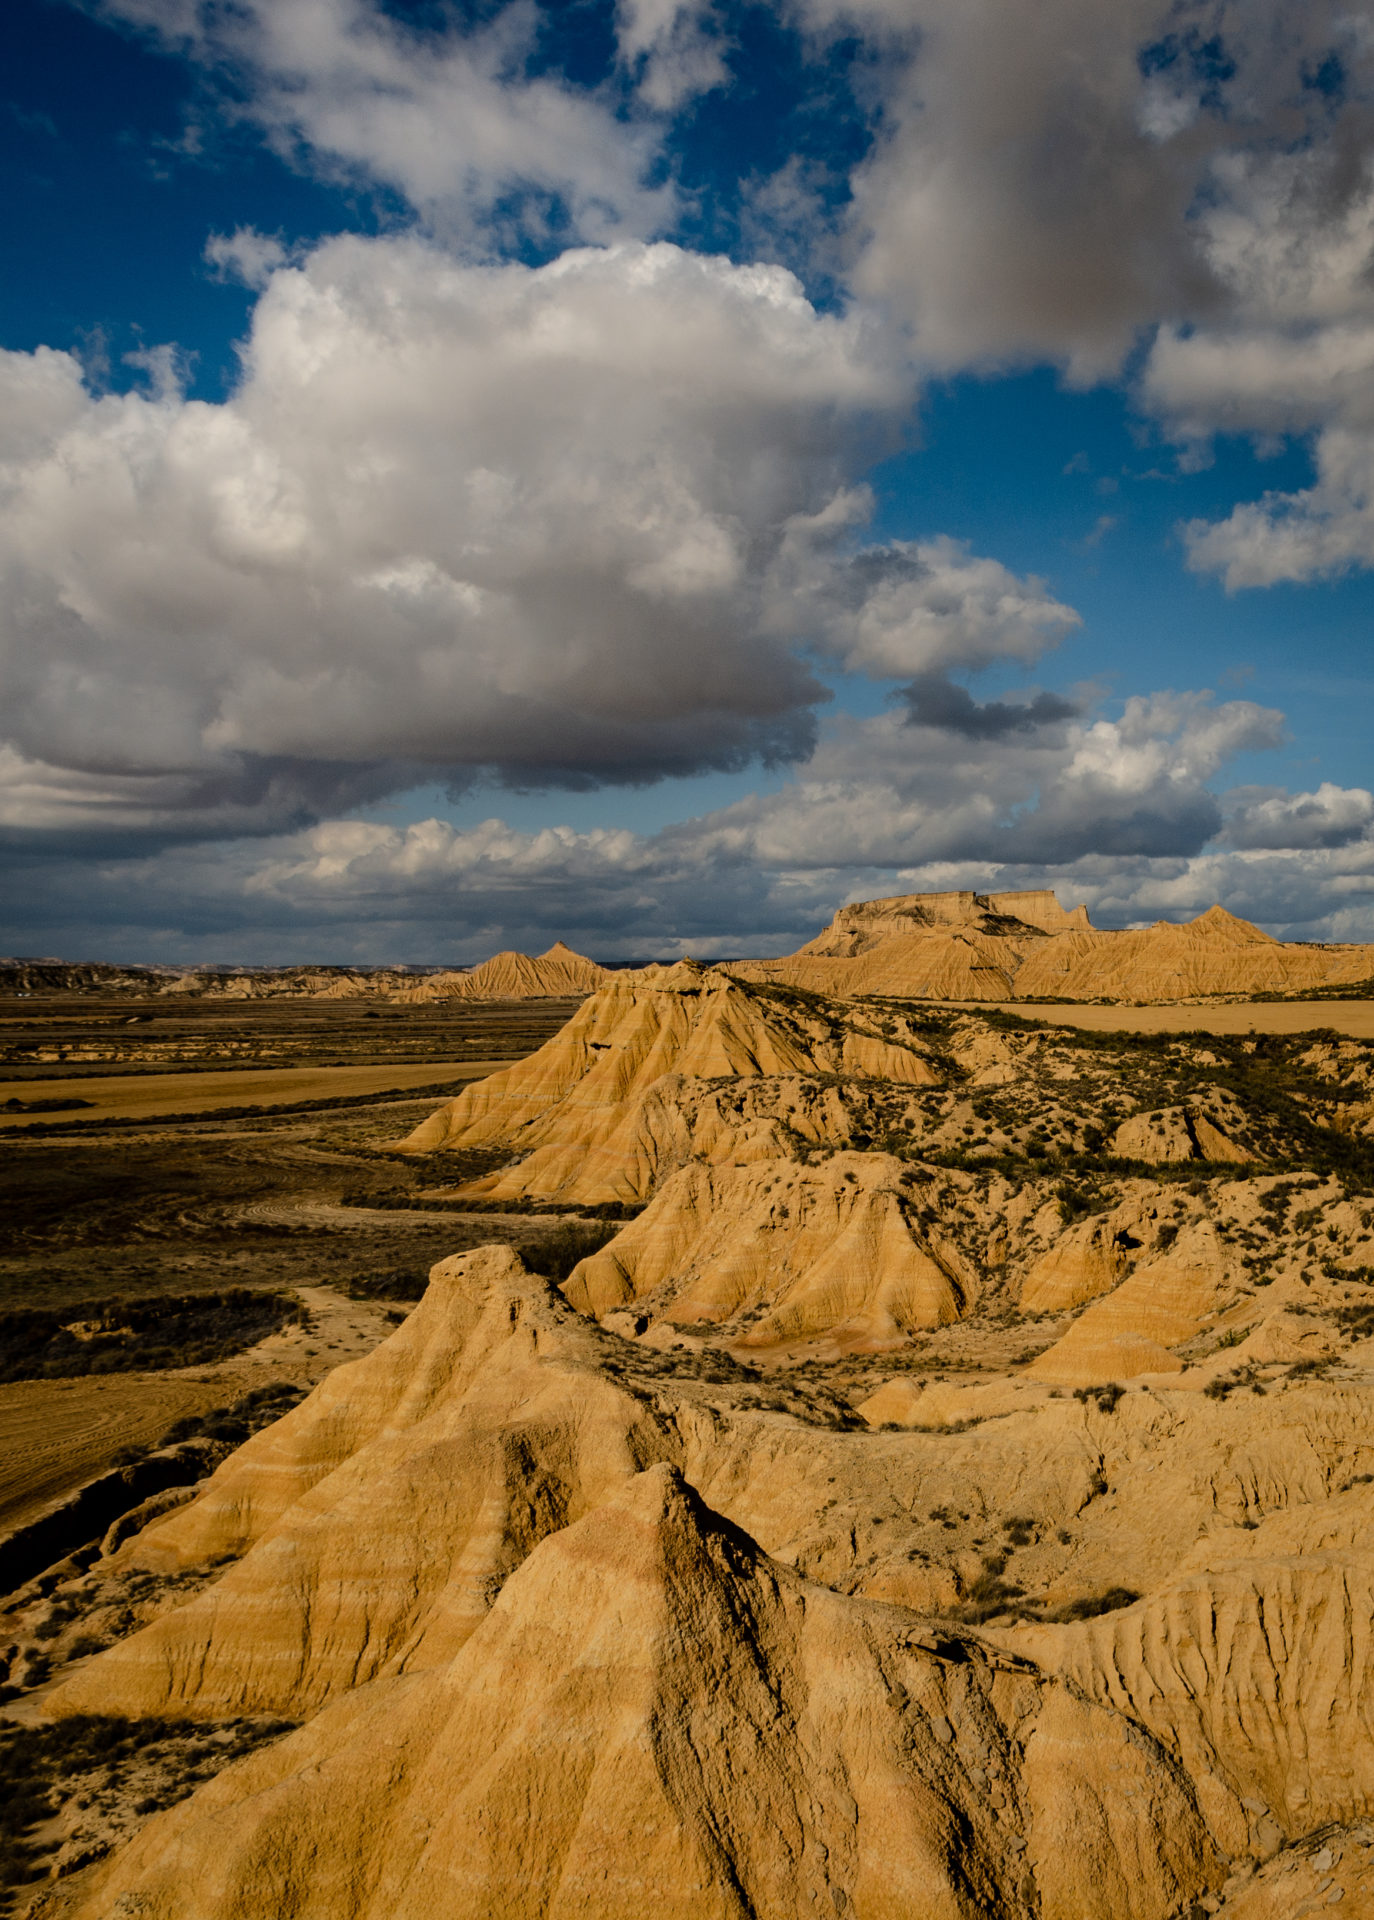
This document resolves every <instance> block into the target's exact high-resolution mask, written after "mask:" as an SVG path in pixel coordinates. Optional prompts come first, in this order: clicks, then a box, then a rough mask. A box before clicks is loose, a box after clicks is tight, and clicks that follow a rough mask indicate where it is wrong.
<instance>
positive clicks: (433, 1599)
mask: <svg viewBox="0 0 1374 1920" xmlns="http://www.w3.org/2000/svg"><path fill="white" fill-rule="evenodd" d="M1005 904H1006V903H1005V902H999V903H998V906H999V910H1000V908H1002V907H1004V906H1005ZM903 911H904V912H905V911H907V908H906V907H905V906H904V907H903ZM1047 917H1048V913H1047ZM851 931H853V930H852V929H851ZM901 937H903V938H905V937H907V936H905V935H903V936H901ZM913 937H915V936H913ZM986 937H988V938H994V937H996V938H1003V937H1005V936H1003V935H991V934H989V935H987V936H986ZM1027 937H1030V936H1027ZM1034 937H1035V938H1037V939H1039V940H1041V941H1045V940H1048V939H1054V938H1058V937H1059V936H1058V935H1054V934H1045V933H1043V932H1039V933H1037V934H1036V935H1035V936H1034ZM1065 937H1067V938H1073V939H1077V938H1080V937H1081V936H1080V935H1079V934H1078V933H1073V932H1071V933H1070V934H1068V935H1067V936H1065ZM860 957H862V956H860ZM827 964H828V962H827ZM406 1145H407V1149H408V1151H410V1152H411V1153H414V1154H416V1155H418V1156H421V1157H423V1156H424V1155H425V1154H426V1153H428V1152H432V1151H433V1152H441V1153H442V1154H443V1155H444V1156H445V1158H444V1160H443V1162H442V1164H443V1165H444V1166H445V1167H446V1168H447V1169H451V1168H452V1166H453V1161H452V1159H451V1157H450V1156H452V1155H454V1154H462V1153H464V1152H469V1151H476V1150H479V1149H480V1150H481V1152H482V1153H484V1154H485V1155H487V1156H489V1157H490V1156H491V1155H493V1154H497V1155H504V1156H506V1164H505V1165H504V1166H498V1167H497V1168H496V1169H495V1171H492V1172H487V1173H484V1174H482V1175H481V1176H480V1177H479V1178H477V1179H476V1180H474V1181H471V1182H469V1183H468V1184H467V1185H466V1186H460V1187H459V1188H457V1189H456V1191H457V1192H458V1193H459V1194H460V1196H465V1197H467V1198H469V1199H471V1200H473V1201H474V1202H475V1203H479V1204H481V1205H484V1206H487V1207H495V1208H500V1207H501V1206H503V1205H510V1204H514V1205H518V1206H519V1207H522V1208H530V1207H544V1208H548V1209H551V1210H562V1209H567V1210H570V1211H575V1210H576V1209H578V1208H597V1207H601V1208H603V1210H605V1202H606V1201H607V1200H610V1201H612V1202H613V1203H614V1204H613V1206H612V1207H611V1208H610V1211H611V1212H612V1213H613V1214H614V1215H615V1216H617V1217H616V1220H615V1222H614V1223H608V1225H607V1229H606V1231H607V1233H608V1235H609V1237H608V1239H607V1243H606V1244H605V1245H604V1246H602V1247H601V1248H600V1249H599V1250H598V1251H595V1252H593V1253H590V1254H589V1255H587V1256H586V1257H585V1258H583V1259H582V1260H581V1261H580V1262H579V1263H578V1264H577V1265H576V1266H575V1267H574V1268H573V1269H572V1271H571V1272H570V1273H569V1274H568V1276H567V1278H566V1279H565V1280H564V1281H563V1283H562V1284H561V1286H560V1285H555V1284H553V1283H552V1282H551V1281H549V1280H546V1279H541V1278H539V1277H538V1276H537V1275H535V1274H533V1273H531V1272H529V1271H527V1270H526V1268H525V1267H524V1265H523V1264H522V1263H521V1261H520V1259H519V1258H518V1257H517V1256H516V1255H515V1254H513V1253H512V1252H511V1251H510V1250H509V1249H508V1248H506V1247H497V1246H489V1247H485V1248H482V1249H479V1250H478V1251H476V1252H472V1253H467V1254H463V1255H459V1256H455V1257H453V1258H452V1259H449V1260H446V1261H443V1262H441V1263H440V1264H439V1265H438V1266H437V1267H436V1268H435V1269H434V1270H433V1273H432V1274H431V1277H430V1284H429V1288H428V1291H427V1292H426V1294H425V1297H424V1299H423V1301H422V1303H421V1304H420V1306H419V1307H418V1308H417V1309H416V1310H415V1311H414V1312H413V1313H412V1314H411V1315H410V1317H409V1318H408V1319H407V1320H406V1321H405V1322H404V1323H403V1324H402V1325H401V1326H399V1327H398V1328H397V1330H396V1332H395V1333H394V1334H393V1335H392V1336H391V1338H390V1339H389V1340H388V1341H386V1342H385V1344H384V1345H382V1346H380V1347H379V1348H377V1349H376V1350H375V1351H374V1352H372V1353H371V1354H370V1355H368V1357H367V1358H366V1359H364V1360H361V1361H359V1362H356V1363H354V1364H353V1365H351V1366H348V1367H341V1368H339V1369H338V1370H336V1371H335V1372H334V1373H333V1374H331V1375H330V1376H329V1377H328V1379H327V1380H326V1381H325V1382H324V1383H323V1384H322V1385H321V1386H320V1387H319V1388H317V1389H316V1391H315V1392H314V1393H313V1394H312V1395H311V1396H310V1397H309V1399H307V1400H306V1401H304V1402H302V1404H301V1405H300V1406H299V1407H297V1408H296V1409H294V1410H293V1411H292V1412H291V1413H290V1414H288V1415H287V1416H286V1417H285V1418H284V1419H282V1420H281V1421H279V1422H277V1424H276V1425H274V1426H272V1427H268V1428H266V1429H265V1430H264V1431H263V1432H261V1433H259V1434H258V1435H256V1436H255V1438H254V1439H252V1440H250V1441H249V1442H247V1443H246V1444H245V1445H244V1446H243V1447H241V1448H240V1449H239V1450H238V1451H237V1452H236V1453H235V1454H233V1455H231V1456H230V1457H229V1458H228V1459H227V1460H225V1461H224V1463H223V1464H222V1465H221V1466H220V1468H219V1470H218V1471H217V1472H216V1473H215V1475H214V1476H213V1477H212V1478H211V1479H210V1480H209V1481H208V1482H206V1483H205V1485H204V1486H203V1488H202V1489H201V1490H200V1492H199V1494H198V1496H197V1497H196V1498H194V1499H193V1500H191V1501H190V1502H189V1503H188V1504H185V1505H183V1506H181V1507H179V1508H177V1509H176V1510H175V1511H172V1512H169V1513H166V1514H163V1515H161V1516H160V1517H155V1518H152V1519H151V1521H150V1523H149V1524H148V1525H146V1526H145V1527H144V1528H143V1529H142V1531H140V1532H137V1533H135V1534H134V1535H133V1536H132V1537H131V1538H129V1539H127V1540H125V1541H124V1542H123V1543H122V1544H120V1545H119V1546H118V1547H117V1548H116V1549H115V1550H114V1551H113V1553H112V1554H111V1555H110V1556H107V1560H106V1562H104V1563H102V1564H101V1566H98V1567H97V1568H96V1569H94V1570H93V1572H92V1574H91V1575H90V1576H89V1577H90V1578H92V1579H103V1580H106V1581H118V1580H119V1579H121V1578H130V1577H140V1578H146V1579H147V1580H149V1581H152V1582H157V1581H164V1582H166V1586H165V1595H166V1598H165V1601H164V1602H163V1604H162V1605H161V1607H160V1609H158V1608H153V1609H152V1610H151V1614H150V1617H148V1618H147V1620H146V1624H144V1625H142V1626H141V1627H140V1628H139V1629H138V1630H137V1631H135V1632H131V1633H128V1634H126V1635H125V1637H123V1638H122V1639H119V1640H117V1641H116V1642H115V1643H114V1644H113V1645H111V1646H110V1647H108V1648H107V1649H106V1650H105V1651H104V1652H101V1653H98V1654H96V1655H95V1656H94V1657H92V1658H88V1659H83V1660H80V1661H78V1662H77V1663H76V1664H74V1665H73V1666H71V1667H70V1668H68V1669H67V1670H66V1671H65V1672H64V1673H63V1674H62V1675H61V1676H60V1677H59V1681H58V1684H57V1685H56V1687H55V1688H54V1690H53V1691H52V1692H51V1693H49V1695H48V1696H47V1699H46V1701H45V1703H44V1711H45V1712H46V1713H47V1714H49V1715H50V1716H54V1717H56V1718H59V1719H60V1718H63V1717H69V1716H74V1715H80V1714H88V1713H106V1714H108V1713H117V1714H125V1715H129V1716H133V1717H140V1716H144V1717H149V1716H150V1717H152V1718H154V1719H156V1718H158V1717H159V1716H161V1717H165V1718H168V1719H177V1718H180V1717H189V1718H190V1719H192V1720H195V1721H200V1722H204V1723H205V1724H206V1725H207V1726H212V1725H220V1724H223V1723H224V1722H225V1721H226V1720H229V1719H233V1718H235V1717H236V1716H242V1715H247V1716H286V1717H287V1718H289V1719H290V1720H292V1721H294V1722H297V1723H298V1725H297V1726H296V1730H295V1731H293V1732H290V1733H287V1734H285V1735H284V1736H283V1737H281V1738H279V1739H276V1740H274V1741H272V1742H271V1743H270V1744H268V1745H264V1746H261V1747H259V1748H258V1750H257V1751H256V1752H254V1753H253V1754H251V1755H250V1756H249V1757H247V1758H245V1759H243V1760H240V1761H237V1762H235V1763H234V1764H232V1765H230V1766H228V1767H227V1768H225V1770H224V1771H222V1772H221V1773H220V1774H219V1775H218V1777H217V1778H215V1779H213V1780H211V1781H208V1782H206V1783H205V1784H203V1785H200V1786H198V1787H197V1788H196V1790H195V1791H194V1792H191V1793H190V1794H189V1796H188V1797H186V1798H185V1799H184V1800H183V1801H182V1802H181V1803H180V1804H179V1805H176V1806H174V1807H171V1808H169V1809H168V1810H166V1811H164V1812H160V1813H158V1814H156V1815H154V1816H153V1817H152V1818H150V1819H148V1820H147V1821H146V1824H145V1825H144V1826H143V1827H142V1829H141V1831H140V1832H139V1833H138V1834H137V1835H136V1836H135V1837H134V1838H133V1840H132V1841H131V1842H130V1843H129V1844H128V1845H127V1846H126V1847H124V1848H123V1849H122V1851H120V1852H119V1853H117V1854H115V1855H113V1856H112V1857H111V1858H109V1859H108V1860H107V1861H105V1862H103V1863H101V1864H98V1865H95V1866H92V1867H90V1868H87V1869H85V1870H84V1871H83V1872H82V1873H81V1874H79V1875H77V1876H76V1877H75V1879H74V1880H73V1881H72V1883H71V1887H70V1893H69V1894H64V1895H63V1896H62V1898H63V1900H64V1902H65V1904H64V1905H63V1906H62V1908H61V1911H62V1912H63V1914H64V1915H66V1916H69V1917H70V1920H106V1917H107V1916H109V1915H111V1914H121V1913H127V1914H138V1915H142V1916H145V1917H147V1920H279V1916H291V1917H296V1916H299V1917H300V1920H326V1916H327V1917H328V1920H393V1916H401V1917H402V1920H419V1916H421V1915H425V1916H428V1915H429V1914H432V1913H443V1914H446V1915H447V1914H453V1915H461V1916H468V1915H470V1916H473V1920H476V1916H478V1915H483V1916H486V1915H491V1914H500V1915H503V1916H504V1915H512V1916H517V1920H524V1916H529V1920H534V1917H535V1916H540V1917H541V1920H545V1917H547V1916H550V1915H556V1916H559V1920H605V1916H625V1917H626V1920H630V1917H631V1916H633V1920H643V1917H644V1916H649V1920H654V1917H655V1916H660V1915H661V1916H664V1920H667V1916H670V1915H671V1916H674V1917H675V1920H676V1917H677V1916H687V1920H696V1916H698V1915H702V1916H729V1917H730V1920H745V1916H749V1915H759V1916H766V1917H767V1920H803V1917H805V1920H811V1916H814V1914H815V1913H817V1912H818V1911H821V1910H822V1908H824V1910H825V1911H827V1912H833V1913H840V1914H846V1915H850V1916H853V1920H897V1916H902V1920H907V1916H910V1915H912V1914H919V1915H921V1916H922V1920H924V1916H927V1915H931V1916H939V1917H940V1920H944V1917H945V1916H948V1917H949V1920H955V1916H958V1920H975V1916H985V1915H989V1914H996V1915H998V1916H999V1920H1000V1917H1001V1916H1006V1917H1007V1920H1046V1917H1047V1916H1053V1920H1083V1917H1084V1916H1089V1917H1091V1920H1119V1917H1120V1916H1128V1917H1133V1920H1181V1916H1184V1915H1192V1914H1195V1913H1197V1912H1199V1911H1206V1912H1209V1913H1211V1912H1219V1913H1221V1914H1222V1915H1223V1916H1231V1917H1232V1920H1235V1916H1240V1920H1278V1916H1279V1915H1282V1916H1284V1920H1289V1917H1290V1916H1291V1915H1292V1914H1293V1913H1295V1912H1297V1911H1308V1910H1312V1911H1315V1908H1310V1909H1309V1908H1307V1907H1304V1906H1303V1902H1304V1901H1307V1900H1308V1899H1309V1898H1310V1899H1312V1900H1321V1901H1325V1900H1326V1899H1327V1898H1328V1896H1329V1894H1330V1890H1331V1889H1332V1888H1333V1887H1334V1888H1337V1889H1339V1891H1340V1895H1341V1898H1342V1899H1343V1900H1345V1901H1346V1903H1347V1904H1346V1905H1345V1906H1344V1907H1343V1909H1342V1910H1343V1911H1346V1912H1351V1913H1360V1912H1368V1911H1371V1910H1374V1848H1371V1847H1369V1845H1368V1844H1367V1842H1368V1841H1369V1840H1371V1839H1374V1826H1371V1825H1370V1824H1369V1823H1370V1822H1371V1820H1374V1741H1371V1739H1370V1737H1369V1733H1368V1728H1369V1725H1370V1722H1371V1716H1374V1668H1372V1667H1371V1651H1370V1636H1369V1632H1368V1622H1369V1619H1370V1617H1371V1615H1374V1439H1371V1431H1372V1429H1371V1419H1370V1415H1371V1412H1372V1411H1374V1295H1372V1294H1371V1292H1370V1287H1371V1281H1372V1280H1374V1050H1371V1049H1370V1048H1369V1047H1367V1046H1364V1045H1361V1044H1357V1043H1354V1042H1337V1041H1334V1040H1333V1039H1331V1037H1330V1036H1323V1035H1321V1034H1312V1035H1296V1036H1293V1037H1291V1038H1288V1037H1285V1038H1279V1037H1272V1036H1271V1037H1267V1038H1266V1037H1260V1038H1256V1037H1253V1036H1247V1037H1244V1038H1240V1037H1237V1038H1234V1039H1227V1038H1224V1037H1216V1036H1209V1037H1187V1038H1185V1037H1177V1038H1170V1037H1167V1036H1164V1037H1152V1036H1135V1037H1132V1036H1111V1035H1097V1034H1086V1033H1082V1032H1079V1031H1077V1030H1071V1029H1054V1028H1043V1027H1038V1028H1031V1027H1027V1026H1023V1025H1021V1024H1019V1023H1017V1022H1016V1021H1014V1020H1012V1019H1009V1018H1007V1017H1004V1016H1000V1015H992V1016H989V1015H984V1014H980V1013H977V1012H973V1013H970V1012H960V1011H956V1010H944V1011H941V1010H935V1009H931V1008H930V1007H928V1006H925V1007H923V1006H921V1005H920V1004H919V1003H917V1002H914V1001H913V1002H906V1003H903V1002H900V1001H882V1002H876V1001H875V1002H868V1001H864V1000H856V999H852V998H846V999H827V998H824V997H822V996H820V995H818V994H816V993H813V992H799V991H796V990H793V989H789V988H787V987H786V986H785V985H780V984H778V983H776V982H771V983H769V982H758V981H749V980H745V979H741V978H739V977H737V976H735V975H733V974H730V973H727V972H724V971H719V970H703V969H700V968H696V967H693V966H691V965H690V964H685V963H684V964H683V965H682V966H680V967H677V968H673V969H669V970H663V971H660V972H659V973H656V974H654V975H652V976H649V977H647V978H641V979H639V980H630V981H626V980H617V981H615V982H614V983H612V984H611V985H610V986H607V987H605V988H602V989H600V990H599V991H598V993H597V994H596V995H595V996H593V998H592V999H590V1000H589V1001H587V1002H586V1004H585V1005H584V1006H583V1007H582V1008H581V1009H580V1010H579V1012H578V1013H577V1014H576V1015H575V1016H574V1018H573V1020H572V1021H570V1022H569V1024H568V1026H567V1027H565V1029H564V1030H563V1032H562V1033H561V1034H559V1035H558V1036H556V1038H555V1040H554V1041H552V1042H550V1043H549V1044H548V1046H546V1047H545V1048H544V1049H542V1050H541V1052H540V1053H538V1054H536V1055H533V1056H531V1058H530V1059H529V1060H526V1061H524V1062H521V1063H520V1064H519V1065H518V1066H516V1067H514V1068H511V1069H509V1070H507V1071H506V1072H504V1073H502V1074H498V1075H494V1076H492V1078H491V1079H490V1080H488V1081H486V1082H483V1083H481V1084H480V1085H479V1086H476V1087H474V1088H471V1089H469V1090H468V1092H466V1093H465V1094H464V1095H463V1096H461V1098H460V1099H458V1100H457V1101H454V1102H450V1103H448V1104H447V1105H446V1106H445V1107H443V1108H441V1109H440V1110H439V1112H438V1113H437V1114H435V1115H434V1116H432V1117H431V1119H430V1120H429V1121H427V1122H425V1124H424V1126H423V1127H422V1128H420V1129H418V1130H417V1131H416V1133H415V1134H414V1135H412V1136H411V1138H410V1139H409V1141H408V1142H407V1143H406ZM441 1177H442V1178H445V1179H447V1180H449V1181H451V1180H452V1178H453V1174H452V1172H451V1171H448V1172H447V1173H446V1174H445V1175H443V1176H441ZM440 1190H442V1191H446V1192H450V1193H452V1192H453V1191H455V1189H454V1188H452V1186H451V1185H450V1186H448V1187H444V1188H442V1189H440ZM627 1215H628V1216H629V1217H625V1216H627ZM1366 1861H1367V1864H1368V1869H1369V1871H1366V1864H1365V1863H1366ZM1309 1888H1310V1889H1311V1891H1310V1893H1309ZM53 1897H54V1898H57V1895H54V1896H53ZM1361 1902H1363V1903H1364V1904H1361ZM1199 1903H1205V1905H1200V1904H1199ZM1285 1903H1286V1904H1285ZM39 1910H40V1911H42V1910H43V1909H41V1908H40V1909H39ZM50 1911H52V1912H54V1913H55V1912H56V1911H57V1909H55V1908H54V1909H50Z"/></svg>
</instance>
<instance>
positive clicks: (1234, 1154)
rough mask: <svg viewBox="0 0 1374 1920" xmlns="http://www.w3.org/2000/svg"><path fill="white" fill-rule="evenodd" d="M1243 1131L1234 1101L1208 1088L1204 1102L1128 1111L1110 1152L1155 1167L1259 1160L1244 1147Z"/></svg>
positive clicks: (1243, 1121) (1241, 1115)
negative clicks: (1184, 1162) (1174, 1164)
mask: <svg viewBox="0 0 1374 1920" xmlns="http://www.w3.org/2000/svg"><path fill="white" fill-rule="evenodd" d="M1247 1133H1248V1127H1247V1123H1246V1116H1245V1115H1244V1113H1243V1112H1242V1111H1241V1109H1240V1106H1239V1103H1238V1102H1237V1101H1236V1100H1235V1099H1233V1098H1232V1097H1231V1096H1230V1095H1228V1094H1226V1093H1224V1092H1222V1091H1220V1090H1215V1089H1214V1090H1213V1091H1212V1092H1211V1093H1210V1094H1209V1095H1208V1096H1207V1099H1206V1103H1205V1104H1204V1103H1201V1102H1192V1103H1189V1104H1188V1105H1186V1106H1178V1107H1161V1108H1158V1109H1156V1110H1155V1111H1154V1112H1152V1113H1136V1114H1132V1116H1131V1118H1130V1119H1129V1120H1126V1121H1123V1122H1122V1124H1121V1125H1120V1126H1119V1127H1118V1128H1117V1130H1116V1132H1115V1133H1114V1134H1113V1136H1112V1143H1111V1151H1112V1153H1113V1154H1114V1155H1115V1156H1116V1157H1117V1158H1118V1159H1122V1160H1145V1161H1148V1162H1150V1163H1151V1164H1152V1165H1156V1166H1159V1165H1165V1164H1167V1163H1168V1162H1170V1161H1178V1160H1217V1161H1232V1162H1237V1163H1243V1162H1245V1161H1251V1160H1258V1159H1260V1158H1262V1156H1261V1155H1259V1154H1258V1153H1256V1152H1255V1151H1254V1150H1253V1149H1252V1148H1251V1147H1249V1146H1248V1145H1247V1143H1246V1135H1247Z"/></svg>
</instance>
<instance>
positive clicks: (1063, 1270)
mask: <svg viewBox="0 0 1374 1920" xmlns="http://www.w3.org/2000/svg"><path fill="white" fill-rule="evenodd" d="M1124 1237H1126V1236H1125V1230H1124V1229H1123V1227H1122V1226H1121V1225H1120V1223H1119V1222H1118V1220H1117V1218H1116V1216H1115V1214H1096V1215H1094V1216H1092V1217H1091V1218H1090V1219H1087V1220H1080V1221H1079V1222H1078V1223H1077V1225H1076V1226H1072V1227H1068V1228H1066V1229H1065V1230H1064V1232H1063V1233H1062V1234H1060V1236H1059V1238H1058V1239H1057V1240H1056V1241H1055V1243H1054V1245H1053V1246H1052V1247H1050V1248H1049V1250H1048V1252H1046V1253H1042V1254H1041V1256H1040V1258H1039V1259H1038V1260H1037V1261H1036V1262H1035V1264H1034V1265H1033V1266H1032V1267H1031V1268H1030V1270H1029V1272H1028V1273H1027V1274H1026V1277H1025V1279H1024V1280H1023V1281H1022V1283H1021V1311H1022V1312H1023V1313H1065V1312H1068V1311H1069V1310H1070V1309H1071V1308H1073V1307H1081V1306H1082V1305H1083V1304H1084V1302H1085V1301H1087V1300H1095V1299H1096V1298H1097V1296H1098V1295H1099V1294H1102V1293H1110V1292H1111V1290H1112V1288H1113V1287H1115V1286H1116V1285H1117V1284H1118V1282H1119V1281H1121V1280H1123V1279H1124V1278H1125V1276H1126V1274H1127V1273H1128V1271H1129V1270H1130V1254H1129V1252H1128V1250H1127V1248H1126V1246H1125V1245H1124V1244H1123V1238H1124Z"/></svg>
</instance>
